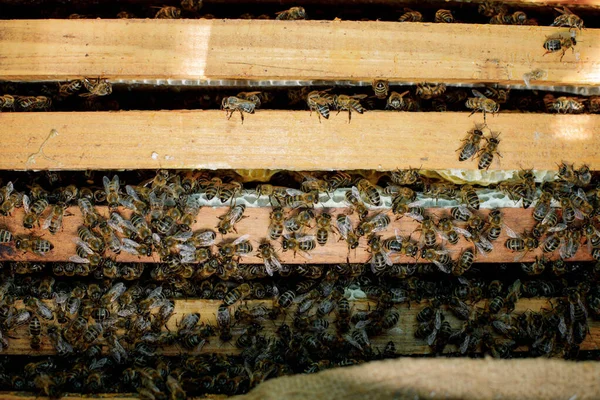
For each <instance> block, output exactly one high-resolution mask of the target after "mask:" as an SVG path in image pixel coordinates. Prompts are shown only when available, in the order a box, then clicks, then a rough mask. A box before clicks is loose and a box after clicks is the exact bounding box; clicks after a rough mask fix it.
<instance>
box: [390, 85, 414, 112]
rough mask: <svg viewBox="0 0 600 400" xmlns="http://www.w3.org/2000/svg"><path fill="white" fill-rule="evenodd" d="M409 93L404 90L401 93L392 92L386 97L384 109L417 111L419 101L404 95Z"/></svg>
mask: <svg viewBox="0 0 600 400" xmlns="http://www.w3.org/2000/svg"><path fill="white" fill-rule="evenodd" d="M408 93H409V91H408V90H407V91H405V92H403V93H398V92H392V93H390V97H388V100H387V104H386V105H385V108H386V109H388V110H389V109H391V110H396V111H419V108H420V107H419V103H418V102H417V101H415V100H414V99H411V98H410V97H404V96H406V95H407V94H408Z"/></svg>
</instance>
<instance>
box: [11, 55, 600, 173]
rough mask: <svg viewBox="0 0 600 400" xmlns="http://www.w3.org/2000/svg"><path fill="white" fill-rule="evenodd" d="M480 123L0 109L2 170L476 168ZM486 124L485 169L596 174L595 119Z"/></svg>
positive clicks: (303, 114)
mask: <svg viewBox="0 0 600 400" xmlns="http://www.w3.org/2000/svg"><path fill="white" fill-rule="evenodd" d="M599 54H600V51H599ZM0 62H1V59H0ZM481 122H483V118H482V116H481V115H474V116H472V117H470V118H469V114H468V113H454V112H445V113H434V112H428V113H406V112H393V111H372V112H367V113H365V114H363V115H357V114H355V115H354V117H353V118H352V121H351V123H348V116H347V114H346V113H340V114H339V115H332V116H331V118H330V120H323V121H321V123H319V120H318V118H317V116H316V115H315V113H313V115H312V116H311V115H310V113H309V112H308V111H273V110H258V111H257V112H256V114H254V115H247V116H246V118H245V121H244V123H243V124H242V123H241V122H240V118H239V114H235V115H234V116H233V117H232V118H231V119H230V120H227V118H226V116H225V112H222V111H217V110H212V111H127V112H87V113H77V115H75V114H73V113H62V112H57V113H54V112H48V113H0V125H1V126H2V127H3V132H5V134H4V135H3V136H2V140H1V141H0V153H1V154H2V157H1V158H0V169H16V170H27V169H35V170H40V169H53V170H85V169H144V168H147V169H155V168H182V169H183V168H199V169H286V170H300V171H302V170H321V171H322V170H348V169H375V170H394V169H396V168H409V167H421V168H423V169H426V170H435V169H456V168H460V169H477V162H476V161H466V162H462V163H459V162H458V153H457V152H455V150H456V149H457V148H458V147H459V146H460V143H461V140H463V139H464V137H465V136H466V132H467V131H468V130H470V129H472V128H473V126H474V124H475V123H481ZM488 125H489V127H490V129H492V130H493V131H495V132H501V136H500V139H501V143H500V147H499V149H498V150H499V151H500V153H502V158H500V157H495V160H494V162H493V163H492V165H491V167H490V170H498V169H501V170H516V169H521V168H523V167H535V168H536V169H538V170H555V169H556V163H557V162H560V160H573V161H577V162H578V163H587V164H588V165H590V168H591V169H592V170H600V152H599V149H600V116H599V115H568V116H567V115H551V114H516V113H505V114H502V113H501V114H498V115H496V116H491V115H490V116H489V117H488Z"/></svg>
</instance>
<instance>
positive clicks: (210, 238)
mask: <svg viewBox="0 0 600 400" xmlns="http://www.w3.org/2000/svg"><path fill="white" fill-rule="evenodd" d="M194 238H195V239H196V240H198V241H199V242H200V244H201V245H202V246H211V245H212V244H214V243H215V234H214V232H213V231H205V232H200V233H194Z"/></svg>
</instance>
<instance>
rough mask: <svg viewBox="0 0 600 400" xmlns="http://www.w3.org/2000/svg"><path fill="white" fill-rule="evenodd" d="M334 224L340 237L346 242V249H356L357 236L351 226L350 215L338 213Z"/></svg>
mask: <svg viewBox="0 0 600 400" xmlns="http://www.w3.org/2000/svg"><path fill="white" fill-rule="evenodd" d="M336 225H337V229H338V232H339V233H340V236H341V238H342V239H343V240H345V241H346V243H347V244H348V250H351V249H356V248H357V247H358V239H359V236H358V235H357V234H356V233H355V232H354V229H353V228H352V221H351V220H350V217H349V216H348V215H345V214H339V215H338V216H337V217H336Z"/></svg>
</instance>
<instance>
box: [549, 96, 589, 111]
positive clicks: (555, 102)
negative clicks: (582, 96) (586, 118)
mask: <svg viewBox="0 0 600 400" xmlns="http://www.w3.org/2000/svg"><path fill="white" fill-rule="evenodd" d="M544 104H545V105H546V109H547V110H548V111H555V112H557V113H559V114H578V113H581V112H583V111H584V109H585V106H584V105H583V103H582V102H580V101H579V100H578V99H576V98H574V97H565V96H561V97H559V98H557V99H555V98H554V96H552V95H551V94H547V95H546V96H545V97H544Z"/></svg>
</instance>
